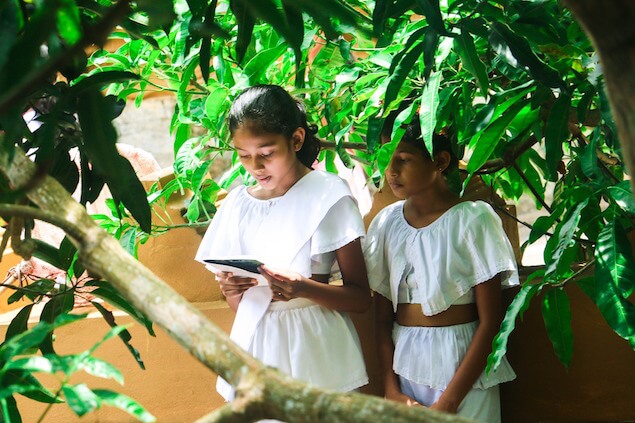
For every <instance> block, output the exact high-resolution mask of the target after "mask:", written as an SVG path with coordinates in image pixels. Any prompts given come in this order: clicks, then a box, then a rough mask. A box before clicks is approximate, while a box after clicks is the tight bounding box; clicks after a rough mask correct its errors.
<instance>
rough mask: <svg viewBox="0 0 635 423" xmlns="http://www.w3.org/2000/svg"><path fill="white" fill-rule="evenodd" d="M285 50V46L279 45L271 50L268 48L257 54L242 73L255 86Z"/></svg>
mask: <svg viewBox="0 0 635 423" xmlns="http://www.w3.org/2000/svg"><path fill="white" fill-rule="evenodd" d="M286 49H287V46H286V45H284V44H280V45H278V46H276V47H273V48H268V49H265V50H262V51H260V52H258V54H256V55H255V56H254V57H252V58H251V60H249V62H247V64H246V65H245V68H244V70H243V73H244V74H245V76H247V78H249V81H250V82H251V83H252V84H254V85H255V84H257V83H259V82H264V81H262V79H263V75H265V74H266V72H267V69H268V68H269V66H271V64H272V63H274V62H275V61H276V60H277V59H278V58H279V57H280V56H281V55H282V54H283V53H284V52H285V51H286Z"/></svg>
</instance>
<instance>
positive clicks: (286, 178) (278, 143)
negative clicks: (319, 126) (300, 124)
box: [232, 126, 304, 198]
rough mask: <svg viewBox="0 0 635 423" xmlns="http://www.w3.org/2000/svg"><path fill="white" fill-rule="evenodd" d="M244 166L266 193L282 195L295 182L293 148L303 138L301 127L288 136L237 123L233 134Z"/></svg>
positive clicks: (298, 145) (295, 166) (295, 161)
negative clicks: (255, 132)
mask: <svg viewBox="0 0 635 423" xmlns="http://www.w3.org/2000/svg"><path fill="white" fill-rule="evenodd" d="M232 140H233V143H234V148H236V151H237V152H238V158H239V159H240V162H241V163H242V165H243V167H244V168H245V169H246V170H247V172H249V174H250V175H251V176H253V177H254V179H256V181H258V185H259V186H260V188H262V189H263V190H265V191H266V192H267V196H268V197H271V198H273V197H278V196H281V195H284V194H285V193H286V192H287V190H288V189H289V188H290V187H291V186H293V184H294V183H295V182H297V175H298V173H297V170H298V169H299V168H298V165H299V166H303V165H302V163H300V161H299V160H298V159H297V157H296V152H297V151H298V150H300V148H301V147H302V143H303V142H304V129H302V128H298V129H296V131H295V132H294V133H293V135H292V136H291V140H288V139H287V138H286V137H285V136H284V135H282V134H267V133H264V134H254V133H253V132H252V131H250V130H249V127H246V126H240V127H238V128H237V129H236V130H234V133H233V137H232Z"/></svg>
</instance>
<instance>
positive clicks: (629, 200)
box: [606, 181, 635, 215]
mask: <svg viewBox="0 0 635 423" xmlns="http://www.w3.org/2000/svg"><path fill="white" fill-rule="evenodd" d="M606 190H607V191H608V193H609V195H610V196H611V198H612V199H613V201H615V202H616V203H617V205H618V206H619V207H620V208H621V209H622V210H624V211H625V212H626V213H628V214H631V215H634V214H635V198H634V197H633V193H632V192H631V183H630V181H622V182H620V183H619V184H617V185H614V186H612V187H608V188H607V189H606Z"/></svg>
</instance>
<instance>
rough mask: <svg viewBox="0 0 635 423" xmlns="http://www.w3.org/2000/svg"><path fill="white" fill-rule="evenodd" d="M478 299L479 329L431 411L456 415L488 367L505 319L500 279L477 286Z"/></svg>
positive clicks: (493, 279)
mask: <svg viewBox="0 0 635 423" xmlns="http://www.w3.org/2000/svg"><path fill="white" fill-rule="evenodd" d="M474 296H475V297H476V307H477V309H478V318H479V321H480V322H479V325H478V329H476V332H475V333H474V337H473V338H472V342H471V343H470V346H469V348H468V349H467V352H466V353H465V357H463V361H461V364H460V365H459V368H458V369H457V371H456V373H455V375H454V377H453V378H452V380H451V381H450V383H449V385H448V387H447V388H446V390H445V392H444V393H443V394H442V395H441V397H440V398H439V400H438V401H437V402H436V403H434V404H433V405H432V407H431V408H435V409H437V410H443V411H447V412H451V413H456V411H457V408H458V407H459V404H461V401H463V399H464V398H465V396H466V395H467V393H468V392H469V391H470V389H472V386H473V385H474V382H476V380H477V379H478V377H479V376H480V375H481V373H483V370H484V369H485V366H486V364H487V356H488V355H489V353H490V351H491V350H492V341H493V340H494V337H495V336H496V333H498V330H499V329H500V325H501V322H502V319H503V310H502V308H503V306H502V301H501V278H500V275H497V276H495V277H494V278H492V279H490V280H489V281H487V282H484V283H481V284H479V285H477V286H475V287H474Z"/></svg>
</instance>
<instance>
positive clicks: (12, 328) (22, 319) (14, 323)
mask: <svg viewBox="0 0 635 423" xmlns="http://www.w3.org/2000/svg"><path fill="white" fill-rule="evenodd" d="M34 305H35V304H28V305H26V306H24V307H22V309H21V310H20V311H19V312H18V314H16V316H15V317H14V318H13V320H11V323H10V324H9V327H8V328H7V334H6V335H5V337H4V342H7V341H9V340H10V339H11V338H13V337H14V336H16V335H19V334H21V333H23V332H25V331H26V330H27V329H28V328H29V326H28V322H29V317H30V316H31V310H32V309H33V306H34Z"/></svg>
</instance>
